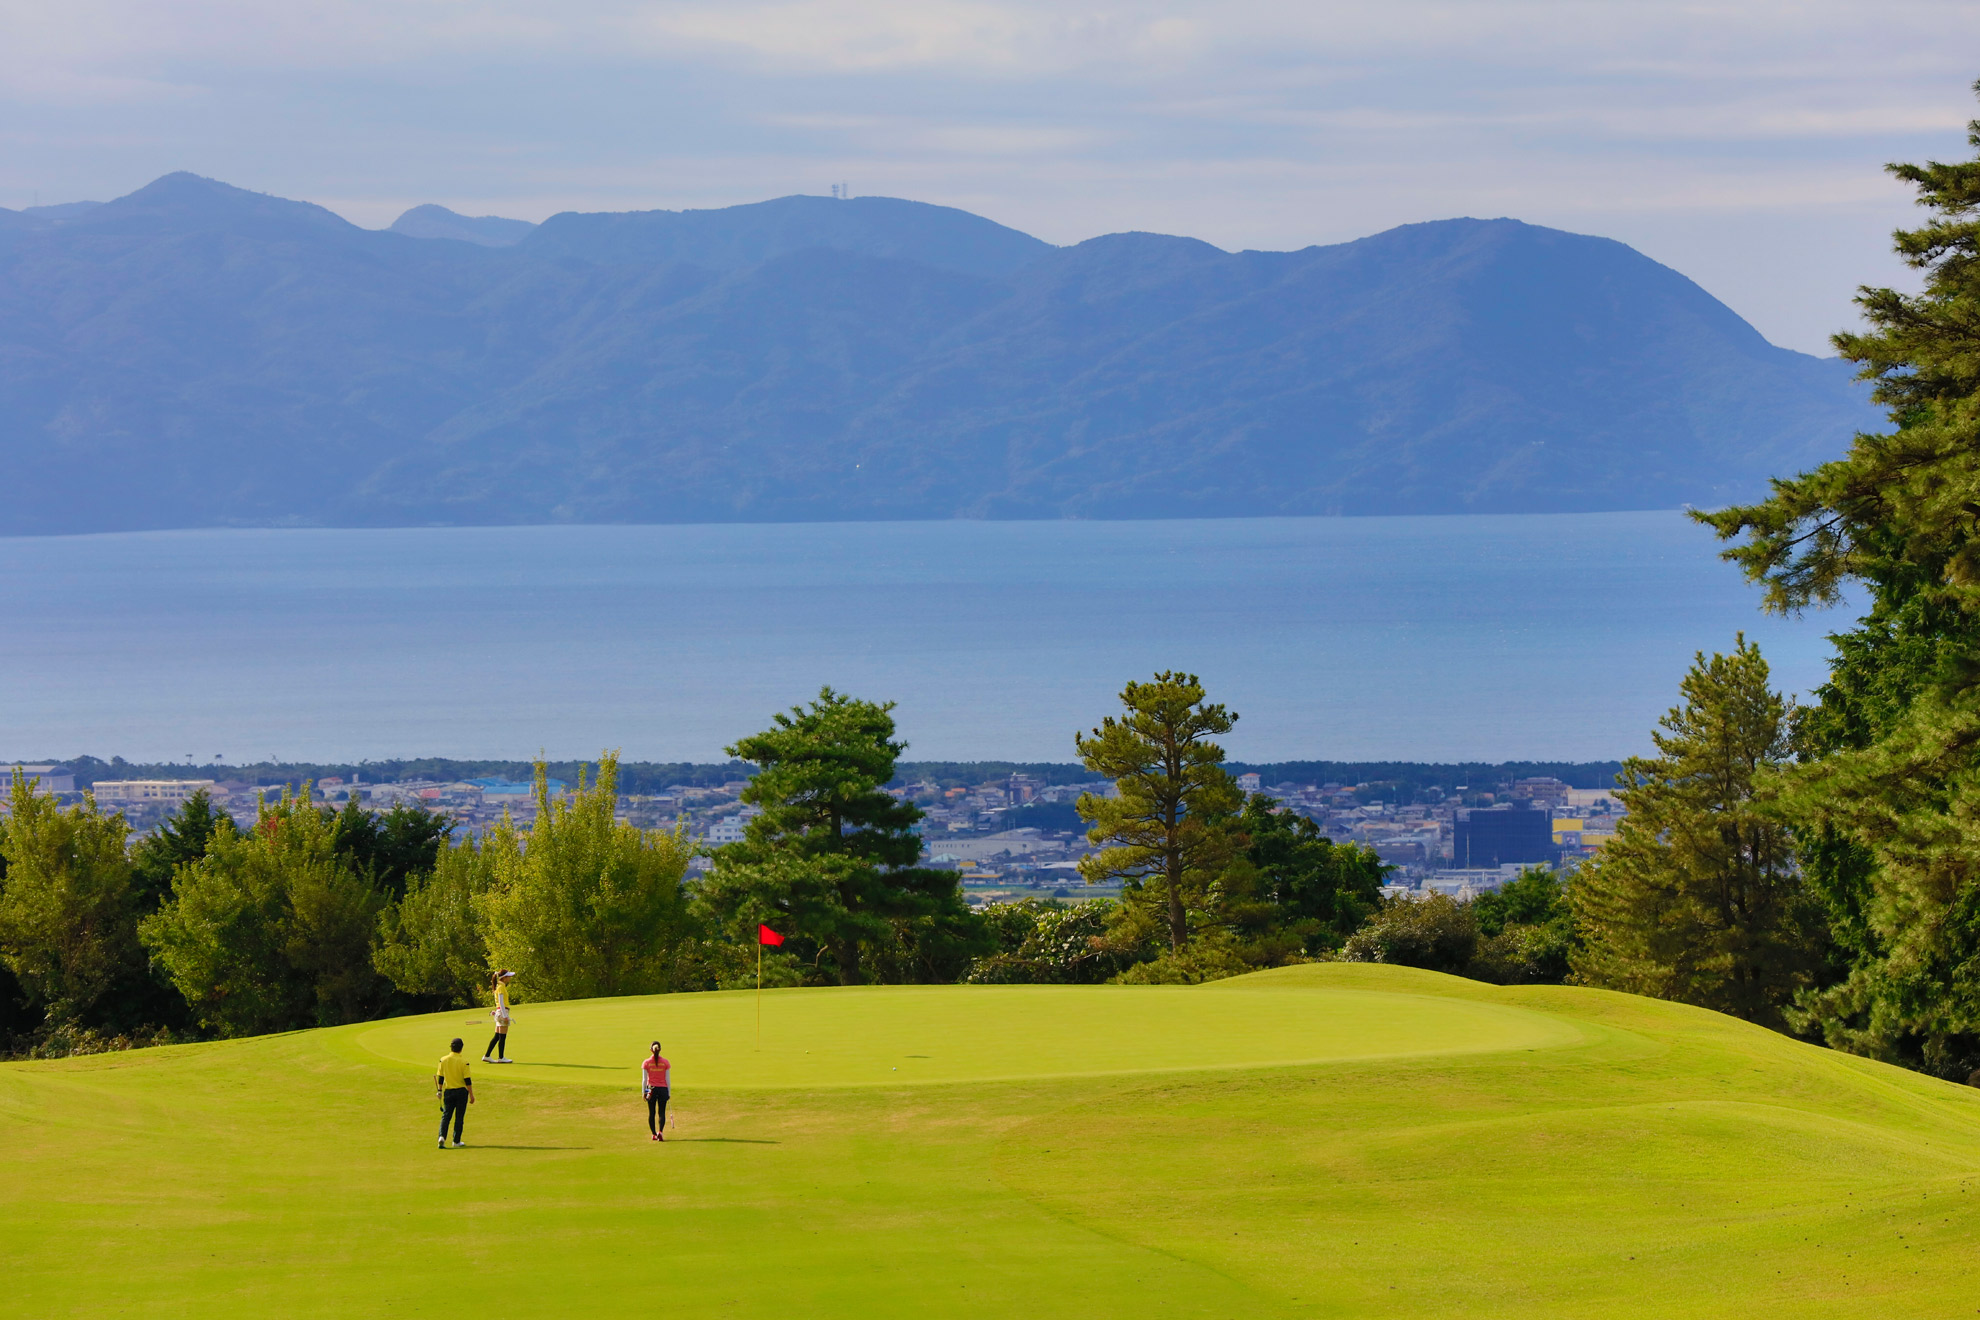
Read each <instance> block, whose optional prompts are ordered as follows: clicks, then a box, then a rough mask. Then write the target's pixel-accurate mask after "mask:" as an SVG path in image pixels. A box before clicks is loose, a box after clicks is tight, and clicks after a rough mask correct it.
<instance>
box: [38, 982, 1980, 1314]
mask: <svg viewBox="0 0 1980 1320" xmlns="http://www.w3.org/2000/svg"><path fill="white" fill-rule="evenodd" d="M756 1011H757V1007H756V1002H755V997H754V996H753V995H750V994H747V993H744V994H714V995H683V996H666V997H656V998H645V999H625V1000H605V1001H596V1002H581V1003H565V1004H543V1005H534V1004H527V1003H525V1004H523V1005H521V1006H520V1007H519V1008H518V1009H517V1012H516V1022H515V1029H514V1035H513V1040H514V1050H515V1053H516V1054H517V1056H518V1057H519V1058H520V1059H521V1060H522V1061H521V1062H519V1063H518V1064H516V1065H513V1066H510V1067H504V1068H496V1067H488V1066H483V1065H479V1064H477V1065H476V1069H475V1071H476V1075H477V1085H478V1087H479V1088H480V1096H479V1103H477V1104H476V1105H475V1107H474V1108H473V1109H472V1110H470V1112H469V1118H468V1128H467V1138H468V1142H469V1145H468V1147H467V1148H466V1149H463V1150H458V1151H436V1150H434V1149H433V1144H432V1143H433V1128H434V1125H435V1122H436V1121H437V1110H436V1107H435V1105H434V1103H433V1100H432V1092H431V1083H430V1077H431V1073H432V1065H433V1060H434V1059H435V1058H437V1057H438V1055H439V1053H440V1052H441V1051H442V1049H444V1046H445V1041H446V1038H447V1037H448V1036H451V1035H454V1034H459V1035H462V1036H464V1037H466V1038H467V1040H468V1043H469V1046H470V1052H471V1053H478V1052H479V1049H480V1047H481V1046H482V1044H483V1043H485V1042H486V1040H487V1026H486V1023H487V1016H486V1014H471V1013H467V1012H459V1013H447V1014H437V1015H433V1016H431V1017H427V1018H410V1019H398V1020H393V1021H389V1022H383V1023H368V1024H363V1025H360V1026H354V1027H343V1028H335V1029H331V1030H327V1031H318V1032H303V1033H296V1034H292V1035H285V1036H277V1037H266V1038H261V1039H255V1040H246V1041H231V1042H221V1043H217V1044H210V1045H198V1046H185V1047H175V1048H170V1049H162V1050H149V1051H139V1052H133V1053H127V1054H119V1055H104V1056H96V1057H93V1058H86V1059H76V1060H65V1061H60V1062H52V1063H32V1064H8V1065H0V1212H4V1214H5V1217H6V1219H5V1222H6V1224H7V1231H6V1233H5V1234H4V1235H0V1277H4V1278H5V1280H6V1287H7V1296H6V1301H5V1302H4V1303H0V1313H4V1314H9V1315H22V1316H95V1315H126V1316H188V1317H207V1316H266V1315H275V1314H281V1315H302V1316H375V1315H386V1314H391V1315H409V1316H425V1315H431V1316H446V1315H454V1314H457V1313H459V1312H460V1311H462V1310H463V1309H464V1308H467V1309H475V1310H488V1311H492V1312H493V1313H496V1314H504V1315H514V1316H518V1317H534V1316H563V1315H570V1316H590V1315H595V1314H602V1313H606V1312H619V1311H624V1310H628V1309H631V1310H646V1309H653V1308H656V1307H657V1308H660V1309H663V1310H665V1311H667V1312H670V1313H674V1314H685V1315H696V1316H698V1315H703V1314H719V1315H734V1316H764V1317H770V1316H776V1317H785V1318H788V1317H791V1316H848V1317H855V1316H856V1317H868V1316H903V1317H905V1316H928V1315H959V1316H973V1315H984V1316H993V1315H994V1316H1003V1315H1009V1314H1018V1315H1023V1316H1027V1317H1029V1316H1082V1317H1091V1316H1163V1317H1170V1316H1203V1317H1211V1316H1219V1317H1239V1316H1243V1317H1255V1316H1265V1317H1278V1316H1316V1317H1321V1316H1324V1317H1336V1316H1339V1317H1348V1316H1355V1317H1359V1316H1380V1317H1387V1316H1397V1317H1401V1316H1437V1317H1444V1316H1466V1317H1470V1316H1476V1317H1515V1316H1517V1317H1524V1318H1529V1320H1530V1318H1531V1317H1576V1316H1588V1317H1594V1316H1643V1317H1673V1316H1676V1317H1688V1316H1715V1317H1716V1316H1725V1317H1748V1316H1755V1315H1759V1316H1782V1317H1787V1316H1794V1317H1811V1316H1812V1317H1824V1316H1864V1317H1869V1316H1878V1317H1882V1316H1940V1315H1946V1316H1951V1315H1973V1314H1976V1312H1977V1311H1980V1301H1976V1300H1975V1299H1974V1298H1973V1297H1972V1296H1971V1287H1970V1284H1969V1278H1970V1274H1971V1270H1972V1268H1973V1266H1974V1265H1975V1264H1976V1255H1977V1254H1980V1253H1977V1252H1976V1248H1975V1245H1974V1240H1975V1236H1976V1230H1980V1092H1975V1091H1973V1090H1970V1089H1967V1088H1963V1087H1957V1086H1952V1085H1949V1084H1946V1083H1942V1082H1937V1081H1933V1080H1931V1079H1928V1078H1923V1077H1919V1076H1916V1075H1914V1074H1910V1073H1906V1072H1902V1071H1900V1070H1897V1069H1894V1068H1889V1067H1885V1066H1883V1065H1879V1064H1874V1063H1869V1062H1866V1061H1863V1060H1859V1059H1854V1058H1850V1057H1847V1056H1843V1055H1838V1054H1833V1053H1830V1052H1827V1051H1823V1050H1819V1049H1815V1048H1812V1047H1809V1046H1806V1045H1801V1044H1798V1043H1796V1042H1793V1041H1790V1040H1787V1039H1785V1038H1783V1037H1780V1036H1777V1035H1774V1034H1772V1033H1769V1032H1766V1031H1763V1030H1760V1029H1757V1028H1753V1027H1749V1026H1746V1025H1744V1024H1741V1023H1738V1022H1735V1021H1732V1020H1730V1019H1727V1018H1723V1017H1719V1016H1717V1015H1715V1014H1711V1013H1706V1012H1703V1011H1700V1010H1695V1009H1689V1008H1683V1007H1680V1006H1676V1005H1671V1004H1664V1003H1659V1002H1656V1001H1651V1000H1644V999H1637V998H1633V997H1629V996H1624V995H1617V994H1610V993H1605V992H1599V991H1589V990H1577V989H1568V988H1561V987H1534V988H1526V989H1499V988H1495V987H1491V986H1485V985H1480V984H1477V983H1473V982H1468V981H1461V980H1456V979H1453V978H1448V977H1441V976H1436V975H1434V974H1430V973H1424V972H1414V971H1409V970H1405V969H1399V968H1384V967H1372V966H1356V965H1321V966H1308V967H1299V968H1290V969H1285V970H1282V971H1278V972H1268V973H1261V974H1258V975H1256V976H1251V977H1244V978H1240V979H1238V980H1235V981H1228V982H1221V983H1218V984H1214V985H1209V986H1201V987H1110V986H1099V987H974V986H953V987H875V988H870V989H855V990H798V991H778V992H772V993H767V994H765V995H764V997H763V1008H762V1012H763V1034H762V1045H761V1048H760V1049H759V1048H758V1047H757V1043H756ZM470 1023H472V1024H473V1025H472V1026H470V1025H469V1024H470ZM656 1035H657V1036H659V1037H660V1038H661V1039H662V1040H663V1041H665V1042H666V1046H667V1050H668V1053H669V1055H670V1056H671V1057H672V1058H673V1060H674V1062H675V1067H676V1074H675V1096H676V1100H675V1116H676V1119H677V1122H678V1127H677V1129H676V1130H675V1131H674V1132H672V1133H671V1134H670V1137H671V1139H670V1141H669V1142H668V1143H667V1144H665V1145H655V1144H653V1143H651V1142H648V1141H647V1140H646V1136H645V1129H644V1119H643V1109H642V1107H641V1105H640V1103H639V1096H638V1091H637V1087H636V1082H635V1076H634V1066H635V1064H636V1062H637V1060H638V1058H639V1056H640V1054H641V1053H642V1051H643V1048H644V1046H645V1044H646V1042H647V1041H648V1040H650V1039H652V1038H653V1037H654V1036H656Z"/></svg>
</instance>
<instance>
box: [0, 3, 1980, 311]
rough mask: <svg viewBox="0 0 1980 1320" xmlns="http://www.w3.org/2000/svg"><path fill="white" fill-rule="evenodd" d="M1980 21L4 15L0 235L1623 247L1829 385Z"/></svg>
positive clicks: (1122, 9) (1960, 112) (1293, 10)
mask: <svg viewBox="0 0 1980 1320" xmlns="http://www.w3.org/2000/svg"><path fill="white" fill-rule="evenodd" d="M1977 75H1980V3H1975V2H1974V0H1946V2H1944V3H1940V2H1936V0H1883V2H1882V3H1874V4H1873V3H1868V2H1867V0H1799V2H1789V0H1778V2H1775V3H1768V2H1766V0H1744V2H1739V3H1683V2H1682V0H1646V2H1641V3H1638V2H1636V0H1532V2H1529V3H1514V2H1510V0H1468V2H1466V0H1460V2H1457V3H1449V2H1446V3H1436V2H1433V0H1360V2H1359V3H1354V4H1340V3H1329V2H1327V0H1305V2H1304V3H1274V2H1272V0H1216V3H1207V2H1206V3H1199V2H1197V0H1180V2H1177V3H1150V4H1124V5H1113V6H1108V5H1104V4H1092V3H1090V2H1089V0H1057V2H1056V3H1029V2H1026V3H1005V2H1004V0H865V2H864V3H851V2H846V0H797V2H796V3H769V4H752V3H749V2H748V0H728V2H726V3H664V2H663V3H646V2H642V0H605V2H590V0H562V2H561V3H557V4H549V3H542V2H540V0H539V2H538V3H533V4H522V3H516V2H515V0H489V2H486V3H477V2H476V0H327V2H326V0H291V2H290V3H281V4H278V3H274V2H273V0H62V3H60V4H55V3H50V0H0V133H3V134H4V138H0V142H4V149H0V205H6V206H25V205H28V204H30V203H32V202H34V201H36V200H39V201H40V202H42V203H49V202H57V201H68V200H74V199H79V198H95V199H103V198H107V197H111V196H115V195H117V194H119V193H123V192H128V191H130V190H131V189H133V188H136V187H139V186H141V185H142V184H144V183H146V182H148V181H149V180H150V179H152V178H154V177H156V176H157V175H159V174H162V173H165V172H167V171H170V170H176V169H188V170H193V171H196V172H198V173H200V174H206V175H211V176H213V177H216V178H220V179H224V180H226V181H228V182H230V183H234V184H238V185H240V186H242V187H247V188H253V189H258V190H261V191H265V192H272V193H278V194H281V195H283V196H289V197H300V198H306V199H308V200H311V201H315V202H320V203H322V204H323V205H326V206H329V207H331V208H333V209H335V210H337V211H339V212H340V213H342V214H343V215H345V216H347V217H349V218H350V219H352V220H354V221H356V222H358V223H360V224H366V225H374V226H377V225H384V224H387V223H389V222H390V221H391V219H392V218H393V217H394V216H395V215H396V214H398V212H399V211H401V210H403V209H404V208H406V207H408V206H411V205H414V204H416V203H419V202H428V201H434V202H440V203H443V204H445V205H448V206H452V207H454V208H455V209H457V210H462V211H467V212H469V213H473V214H482V213H496V214H502V215H512V216H520V217H522V218H524V219H530V220H537V219H541V218H543V217H544V216H546V215H549V214H551V213H553V212H555V211H560V210H567V209H577V210H626V209H634V208H648V207H668V208H679V207H696V206H720V205H725V204H729V203H733V202H742V201H754V200H758V199H761V198H764V197H772V196H778V195H781V194H784V193H791V192H814V193H823V192H825V191H826V190H827V189H828V187H829V186H830V185H831V184H832V183H835V182H841V181H843V182H845V183H847V184H849V185H850V186H851V188H852V190H853V191H854V192H855V193H884V194H889V195H892V196H898V197H913V198H919V199H921V200H924V201H932V202H942V203H947V204H950V205H955V206H961V207H966V208H968V209H970V210H972V211H976V212H979V213H981V214H984V215H987V216H990V217H991V218H993V219H996V220H1000V221H1002V222H1004V223H1006V224H1010V225H1014V226H1016V227H1018V228H1020V229H1024V230H1026V231H1028V232H1030V233H1033V234H1037V235H1038V236H1040V237H1041V238H1045V239H1049V240H1051V241H1053V242H1060V243H1065V242H1074V241H1077V240H1079V239H1083V238H1087V237H1091V236H1092V235H1095V234H1099V233H1106V232H1109V231H1114V230H1122V229H1151V230H1161V231H1166V232H1171V233H1183V234H1192V235H1195V236H1197V237H1200V238H1204V239H1208V240H1209V241H1211V242H1213V243H1217V244H1219V245H1221V246H1224V247H1228V248H1241V247H1258V248H1294V247H1302V246H1305V245H1306V244H1309V243H1327V242H1335V241H1339V240H1342V239H1348V238H1355V237H1359V236H1361V235H1363V234H1368V233H1372V232H1374V231H1376V230H1380V229H1383V228H1386V227H1388V226H1390V225H1394V224H1399V223H1403V222H1407V221H1413V220H1428V219H1435V218H1441V217H1446V216H1454V215H1474V216H1498V215H1510V216H1516V217H1518V218H1520V219H1524V220H1529V221H1533V222H1535V223H1540V224H1548V225H1556V226H1560V227H1562V228H1567V229H1574V230H1579V231H1582V232H1587V233H1597V234H1605V235H1608V236H1611V237H1614V238H1619V239H1622V240H1623V241H1625V242H1628V243H1631V244H1633V245H1634V246H1636V247H1637V248H1639V249H1641V250H1642V251H1644V252H1646V253H1648V254H1649V255H1651V256H1653V257H1655V258H1657V259H1658V260H1660V261H1664V262H1666V263H1668V264H1670V265H1672V266H1675V267H1676V268H1678V269H1679V270H1681V271H1684V272H1685V273H1686V274H1688V275H1690V276H1692V277H1693V278H1694V279H1697V280H1698V281H1699V282H1700V283H1701V284H1703V285H1704V286H1705V287H1706V288H1707V289H1709V290H1711V291H1712V292H1713V293H1715V294H1717V295H1718V296H1719V297H1721V298H1723V299H1725V301H1727V302H1728V303H1730V304H1731V305H1732V306H1733V308H1734V309H1735V310H1737V311H1739V312H1740V313H1742V314H1743V315H1745V316H1747V317H1748V318H1749V319H1751V320H1752V321H1753V322H1754V323H1755V324H1756V325H1758V326H1759V327H1760V329H1761V330H1762V331H1764V332H1765V333H1766V334H1767V335H1768V336H1769V337H1770V338H1772V339H1774V340H1775V341H1776V342H1778V343H1783V344H1787V345H1790V346H1792V347H1796V348H1803V349H1809V350H1812V351H1827V350H1826V348H1825V347H1824V345H1825V340H1826V336H1827V334H1828V333H1829V332H1830V331H1831V330H1834V329H1836V328H1837V327H1839V326H1841V325H1843V324H1844V323H1846V322H1848V321H1850V320H1852V319H1853V309H1852V308H1851V306H1850V304H1849V298H1850V295H1851V292H1852V290H1853V288H1854V286H1855V285H1857V284H1859V283H1863V282H1865V281H1875V282H1892V281H1899V282H1901V281H1903V279H1904V272H1903V270H1902V268H1901V267H1900V266H1898V265H1897V263H1896V261H1895V260H1894V259H1893V258H1892V257H1891V256H1890V255H1889V250H1888V249H1889V245H1888V242H1887V239H1886V235H1887V233H1888V231H1889V230H1890V229H1891V228H1892V227H1893V226H1894V225H1897V224H1900V223H1903V222H1905V221H1906V220H1907V218H1908V217H1909V216H1910V215H1912V214H1913V212H1912V210H1911V208H1910V198H1909V194H1908V192H1907V191H1906V190H1904V189H1903V188H1901V187H1900V186H1898V185H1897V184H1895V183H1893V182H1892V181H1890V180H1889V179H1888V178H1886V177H1885V176H1884V174H1883V173H1882V172H1881V166H1882V165H1883V163H1884V162H1885V161H1887V160H1893V159H1914V158H1924V157H1927V156H1936V157H1939V158H1941V159H1946V158H1957V157H1959V156H1962V155H1964V154H1966V152H1967V148H1966V146H1965V143H1964V141H1963V136H1962V134H1963V125H1964V123H1965V121H1966V120H1967V119H1968V118H1970V117H1972V115H1973V114H1974V112H1975V105H1974V101H1973V97H1972V93H1971V91H1970V90H1969V84H1970V83H1971V82H1972V81H1973V79H1974V78H1975V77H1976V76H1977Z"/></svg>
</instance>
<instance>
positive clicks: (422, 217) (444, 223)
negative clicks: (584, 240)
mask: <svg viewBox="0 0 1980 1320" xmlns="http://www.w3.org/2000/svg"><path fill="white" fill-rule="evenodd" d="M535 228H536V226H535V225H534V224H532V223H531V222H530V221H528V220H510V219H506V218H505V217H503V216H499V215H462V214H461V213H460V212H458V211H450V210H448V209H447V208H446V207H444V206H438V205H435V204H434V203H432V202H428V203H426V204H425V205H424V206H415V207H413V208H412V209H411V210H410V211H407V212H406V213H405V214H404V215H402V216H400V217H399V218H398V219H397V220H394V221H393V222H392V225H391V232H392V233H395V234H404V235H405V236H406V237H408V238H452V239H458V240H459V241H461V242H463V243H479V244H480V245H481V246H482V247H513V246H514V245H515V244H517V243H520V242H522V241H523V240H524V239H525V238H528V237H529V233H530V231H531V230H532V229H535Z"/></svg>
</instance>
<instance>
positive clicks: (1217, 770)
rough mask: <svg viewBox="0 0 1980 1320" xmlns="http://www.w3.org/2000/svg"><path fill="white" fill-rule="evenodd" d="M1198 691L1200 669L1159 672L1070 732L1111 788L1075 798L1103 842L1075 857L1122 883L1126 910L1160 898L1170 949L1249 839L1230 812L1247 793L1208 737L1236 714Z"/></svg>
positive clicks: (1090, 877) (1091, 874) (1091, 875)
mask: <svg viewBox="0 0 1980 1320" xmlns="http://www.w3.org/2000/svg"><path fill="white" fill-rule="evenodd" d="M1204 695H1205V694H1204V689H1203V684H1202V682H1201V681H1200V680H1199V679H1198V678H1197V677H1196V675H1194V674H1184V673H1176V672H1170V671H1166V670H1165V671H1163V672H1161V673H1158V674H1156V675H1155V678H1154V680H1153V681H1152V682H1148V683H1129V684H1128V685H1127V686H1126V687H1125V688H1123V689H1122V690H1121V705H1122V706H1123V707H1125V713H1124V714H1122V715H1121V716H1120V717H1118V718H1116V717H1115V716H1112V715H1109V716H1107V717H1106V718H1105V719H1103V720H1102V721H1101V722H1100V725H1099V727H1098V728H1096V729H1094V730H1093V731H1092V733H1091V734H1077V735H1075V736H1074V738H1073V745H1074V746H1075V747H1076V748H1077V749H1078V752H1079V757H1080V760H1081V761H1082V762H1084V763H1085V765H1086V768H1087V769H1088V770H1091V771H1093V772H1094V773H1095V774H1099V775H1105V776H1106V777H1107V778H1108V779H1111V780H1113V781H1114V789H1115V793H1116V796H1114V797H1100V796H1098V795H1096V794H1092V793H1088V794H1085V795H1084V796H1082V797H1081V798H1080V799H1079V802H1078V804H1077V805H1078V807H1079V814H1080V818H1081V819H1083V820H1085V821H1087V822H1088V823H1089V828H1088V830H1087V835H1086V837H1087V838H1088V839H1090V840H1091V841H1092V842H1093V843H1095V844H1099V845H1101V850H1100V851H1099V852H1096V853H1091V854H1089V855H1088V856H1086V857H1083V858H1081V859H1080V863H1079V871H1080V874H1081V875H1082V876H1084V877H1086V881H1087V883H1088V884H1094V883H1097V882H1100V881H1103V880H1119V881H1121V882H1122V885H1123V897H1124V899H1125V901H1126V902H1127V903H1128V905H1129V907H1130V908H1133V907H1134V906H1136V904H1137V903H1138V902H1140V901H1142V900H1144V899H1148V898H1153V899H1154V900H1155V901H1156V902H1157V903H1159V904H1160V905H1161V907H1162V909H1163V915H1164V917H1165V918H1166V922H1167V925H1168V933H1169V947H1170V949H1171V950H1172V951H1174V950H1180V949H1181V948H1182V947H1183V946H1184V945H1185V944H1187V943H1188V942H1189V937H1190V928H1189V914H1190V911H1191V910H1192V909H1196V910H1199V911H1200V910H1202V909H1203V908H1204V907H1205V906H1206V905H1207V904H1208V903H1209V902H1210V901H1211V899H1212V886H1214V885H1215V884H1216V883H1217V881H1218V880H1219V878H1220V877H1221V876H1222V874H1223V872H1224V869H1225V868H1226V867H1227V866H1228V865H1229V864H1230V863H1231V861H1232V860H1233V859H1234V858H1235V857H1236V856H1237V855H1238V853H1239V851H1240V849H1241V848H1242V847H1243V846H1244V842H1245V840H1244V835H1243V834H1242V833H1241V832H1240V831H1239V830H1238V829H1237V828H1236V827H1235V824H1234V820H1233V818H1234V817H1235V816H1236V815H1237V813H1238V811H1239V810H1240V809H1241V808H1242V807H1243V805H1244V794H1243V792H1242V791H1241V790H1240V789H1239V788H1238V786H1237V781H1236V780H1235V779H1233V778H1231V775H1230V772H1229V771H1227V770H1225V769H1224V765H1223V761H1224V749H1223V748H1222V747H1220V746H1218V745H1217V744H1216V743H1214V742H1211V741H1210V739H1211V738H1212V737H1216V736H1220V735H1222V734H1226V733H1229V732H1230V731H1231V726H1232V725H1234V724H1236V723H1237V716H1235V715H1233V714H1231V713H1230V712H1229V711H1227V710H1225V709H1224V708H1223V707H1222V706H1220V705H1216V704H1214V703H1209V702H1206V701H1205V700H1204Z"/></svg>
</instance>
